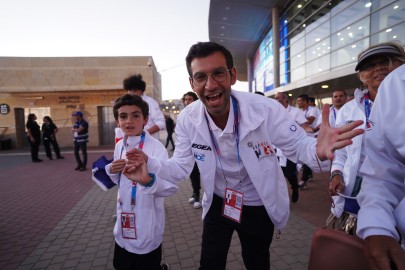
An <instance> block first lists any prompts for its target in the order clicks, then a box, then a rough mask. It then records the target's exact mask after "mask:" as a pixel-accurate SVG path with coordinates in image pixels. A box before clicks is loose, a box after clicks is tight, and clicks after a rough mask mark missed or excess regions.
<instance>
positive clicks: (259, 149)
mask: <svg viewBox="0 0 405 270" xmlns="http://www.w3.org/2000/svg"><path fill="white" fill-rule="evenodd" d="M252 148H253V151H255V154H256V157H257V159H258V160H261V159H263V158H265V157H270V156H273V155H274V150H273V148H271V146H270V144H269V143H268V142H257V144H253V143H252Z"/></svg>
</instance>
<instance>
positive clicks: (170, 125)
mask: <svg viewBox="0 0 405 270" xmlns="http://www.w3.org/2000/svg"><path fill="white" fill-rule="evenodd" d="M165 120H166V131H167V139H166V148H167V147H168V146H169V142H171V143H172V149H171V151H173V150H174V142H173V132H174V127H175V124H174V121H173V119H172V118H171V117H170V115H168V114H165Z"/></svg>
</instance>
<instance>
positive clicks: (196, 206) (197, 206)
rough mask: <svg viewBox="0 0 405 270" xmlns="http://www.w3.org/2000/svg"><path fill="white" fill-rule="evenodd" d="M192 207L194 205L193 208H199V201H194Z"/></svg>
mask: <svg viewBox="0 0 405 270" xmlns="http://www.w3.org/2000/svg"><path fill="white" fill-rule="evenodd" d="M193 207H194V209H198V208H201V203H200V201H197V202H194V205H193Z"/></svg>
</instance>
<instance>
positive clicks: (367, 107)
mask: <svg viewBox="0 0 405 270" xmlns="http://www.w3.org/2000/svg"><path fill="white" fill-rule="evenodd" d="M364 112H365V113H366V126H367V128H371V125H370V113H371V103H370V96H369V94H368V93H365V94H364Z"/></svg>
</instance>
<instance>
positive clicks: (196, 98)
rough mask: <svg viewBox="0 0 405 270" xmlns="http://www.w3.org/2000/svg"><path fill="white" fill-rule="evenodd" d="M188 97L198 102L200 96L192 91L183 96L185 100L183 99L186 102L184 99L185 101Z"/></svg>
mask: <svg viewBox="0 0 405 270" xmlns="http://www.w3.org/2000/svg"><path fill="white" fill-rule="evenodd" d="M186 96H190V97H193V99H194V101H196V100H198V96H197V94H196V93H194V92H191V91H190V92H187V93H185V94H184V95H183V98H182V100H183V101H184V99H185V97H186Z"/></svg>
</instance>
